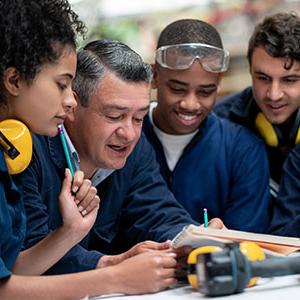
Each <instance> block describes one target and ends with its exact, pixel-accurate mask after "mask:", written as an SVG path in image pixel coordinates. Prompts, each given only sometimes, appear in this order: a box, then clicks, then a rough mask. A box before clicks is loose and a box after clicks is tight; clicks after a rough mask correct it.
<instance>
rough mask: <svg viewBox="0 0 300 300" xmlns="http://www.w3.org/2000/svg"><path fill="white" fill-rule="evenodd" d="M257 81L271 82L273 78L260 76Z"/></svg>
mask: <svg viewBox="0 0 300 300" xmlns="http://www.w3.org/2000/svg"><path fill="white" fill-rule="evenodd" d="M257 79H258V80H261V81H271V77H269V76H266V75H258V76H257Z"/></svg>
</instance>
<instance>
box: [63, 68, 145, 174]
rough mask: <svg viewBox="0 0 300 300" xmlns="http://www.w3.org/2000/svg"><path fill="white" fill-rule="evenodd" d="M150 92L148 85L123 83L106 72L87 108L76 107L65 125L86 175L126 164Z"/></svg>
mask: <svg viewBox="0 0 300 300" xmlns="http://www.w3.org/2000/svg"><path fill="white" fill-rule="evenodd" d="M149 89H150V86H149V84H148V83H144V82H143V83H132V82H126V81H123V80H121V79H119V78H118V77H116V76H115V75H114V74H113V73H111V72H109V71H105V73H104V77H103V79H102V80H101V83H100V85H99V87H98V90H97V92H96V94H95V95H94V96H92V97H91V98H90V99H89V104H88V106H87V107H83V106H81V105H78V108H77V109H76V111H75V114H74V120H73V121H71V120H67V122H66V125H67V129H68V132H69V134H70V136H71V139H72V141H73V143H74V145H75V147H76V149H77V151H78V153H79V156H80V166H81V169H82V170H84V171H85V173H87V174H88V175H91V174H92V173H93V172H94V171H95V170H96V169H97V168H111V169H120V168H122V167H123V166H124V165H125V163H126V159H127V157H128V156H129V154H130V153H131V152H132V150H133V148H134V147H135V145H136V143H137V141H138V139H139V137H140V134H141V129H142V123H143V119H144V117H145V115H146V114H147V112H148V109H149Z"/></svg>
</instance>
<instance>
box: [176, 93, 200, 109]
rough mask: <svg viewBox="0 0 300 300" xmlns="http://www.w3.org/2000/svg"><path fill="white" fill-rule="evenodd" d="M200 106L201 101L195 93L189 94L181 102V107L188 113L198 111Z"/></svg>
mask: <svg viewBox="0 0 300 300" xmlns="http://www.w3.org/2000/svg"><path fill="white" fill-rule="evenodd" d="M200 106H201V104H200V101H199V99H198V97H197V95H195V93H189V94H188V95H186V96H185V97H184V99H182V100H181V101H180V107H181V108H182V109H184V110H187V111H195V110H198V109H199V108H200Z"/></svg>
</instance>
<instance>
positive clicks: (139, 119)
mask: <svg viewBox="0 0 300 300" xmlns="http://www.w3.org/2000/svg"><path fill="white" fill-rule="evenodd" d="M134 121H135V122H136V123H137V124H142V123H143V121H144V118H134Z"/></svg>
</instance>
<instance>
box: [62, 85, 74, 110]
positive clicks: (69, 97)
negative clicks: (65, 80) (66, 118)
mask: <svg viewBox="0 0 300 300" xmlns="http://www.w3.org/2000/svg"><path fill="white" fill-rule="evenodd" d="M63 107H64V110H65V112H66V113H68V112H70V111H72V110H74V108H76V107H77V101H76V99H75V97H74V93H73V91H72V90H71V89H70V91H69V92H68V93H67V94H66V95H65V97H64V99H63Z"/></svg>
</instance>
